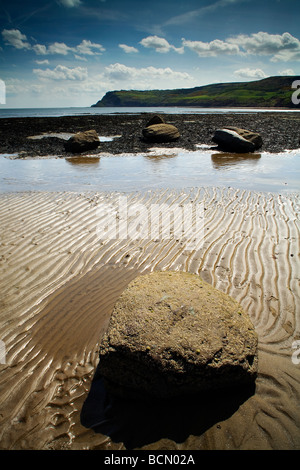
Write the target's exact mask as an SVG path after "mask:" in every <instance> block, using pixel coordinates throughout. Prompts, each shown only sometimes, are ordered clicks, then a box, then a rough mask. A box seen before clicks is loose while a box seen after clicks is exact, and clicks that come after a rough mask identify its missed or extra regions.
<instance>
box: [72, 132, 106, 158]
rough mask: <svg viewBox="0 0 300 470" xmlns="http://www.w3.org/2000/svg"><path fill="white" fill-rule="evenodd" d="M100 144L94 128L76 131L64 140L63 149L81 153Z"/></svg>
mask: <svg viewBox="0 0 300 470" xmlns="http://www.w3.org/2000/svg"><path fill="white" fill-rule="evenodd" d="M99 145H100V140H99V136H98V134H97V132H96V131H95V130H89V131H84V132H78V133H77V134H75V135H73V136H72V137H70V139H69V140H68V141H67V142H65V144H64V146H65V150H66V151H67V152H72V153H82V152H86V151H88V150H94V149H96V148H97V147H98V146H99Z"/></svg>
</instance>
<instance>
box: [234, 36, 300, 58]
mask: <svg viewBox="0 0 300 470" xmlns="http://www.w3.org/2000/svg"><path fill="white" fill-rule="evenodd" d="M228 42H230V43H231V44H234V45H237V46H239V47H240V48H243V49H244V50H245V52H246V53H248V54H256V55H271V56H273V57H272V58H271V61H272V62H277V61H279V60H282V61H288V60H300V40H299V39H297V38H295V37H294V36H292V35H291V34H290V33H283V34H269V33H266V32H262V31H260V32H259V33H255V34H252V35H251V36H247V35H244V34H240V35H238V36H236V37H233V38H230V39H228Z"/></svg>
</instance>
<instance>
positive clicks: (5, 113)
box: [0, 106, 300, 118]
mask: <svg viewBox="0 0 300 470" xmlns="http://www.w3.org/2000/svg"><path fill="white" fill-rule="evenodd" d="M257 112H264V113H267V112H286V113H289V112H300V111H299V110H295V109H264V108H184V107H176V106H174V107H173V106H172V107H161V108H160V107H151V108H150V107H149V108H148V107H143V108H134V107H128V108H125V107H122V108H118V107H112V108H109V107H107V108H91V107H88V108H6V109H5V108H1V106H0V118H12V117H21V118H22V117H51V116H52V117H58V116H80V115H97V114H139V113H158V114H224V113H242V114H245V113H247V114H248V113H257Z"/></svg>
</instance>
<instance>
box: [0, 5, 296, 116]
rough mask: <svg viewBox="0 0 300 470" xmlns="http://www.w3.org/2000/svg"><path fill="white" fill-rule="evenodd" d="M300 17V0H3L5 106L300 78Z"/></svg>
mask: <svg viewBox="0 0 300 470" xmlns="http://www.w3.org/2000/svg"><path fill="white" fill-rule="evenodd" d="M299 22H300V1H299V0H180V1H177V0H151V1H148V0H128V1H127V0H49V1H47V0H45V1H44V0H26V1H24V0H0V88H1V89H2V95H1V90H0V103H1V104H0V108H3V107H4V108H15V107H18V108H23V107H31V108H33V107H69V106H71V107H77V106H78V107H81V106H91V105H92V104H94V103H96V102H97V101H98V100H100V99H101V98H102V97H103V96H104V95H105V93H106V92H108V91H113V90H130V89H136V90H147V89H172V88H192V87H195V86H202V85H208V84H211V83H224V82H243V81H250V80H259V79H262V78H266V77H269V76H275V75H282V76H284V75H300V66H299V65H300V28H299ZM3 90H5V95H4V94H3ZM1 96H2V100H1ZM4 101H5V102H4Z"/></svg>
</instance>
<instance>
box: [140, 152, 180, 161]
mask: <svg viewBox="0 0 300 470" xmlns="http://www.w3.org/2000/svg"><path fill="white" fill-rule="evenodd" d="M174 157H178V154H177V153H170V154H168V153H167V154H162V155H159V154H157V155H156V154H150V155H144V158H145V159H146V160H148V161H149V162H155V163H157V162H161V161H163V160H170V159H171V158H174Z"/></svg>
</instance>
